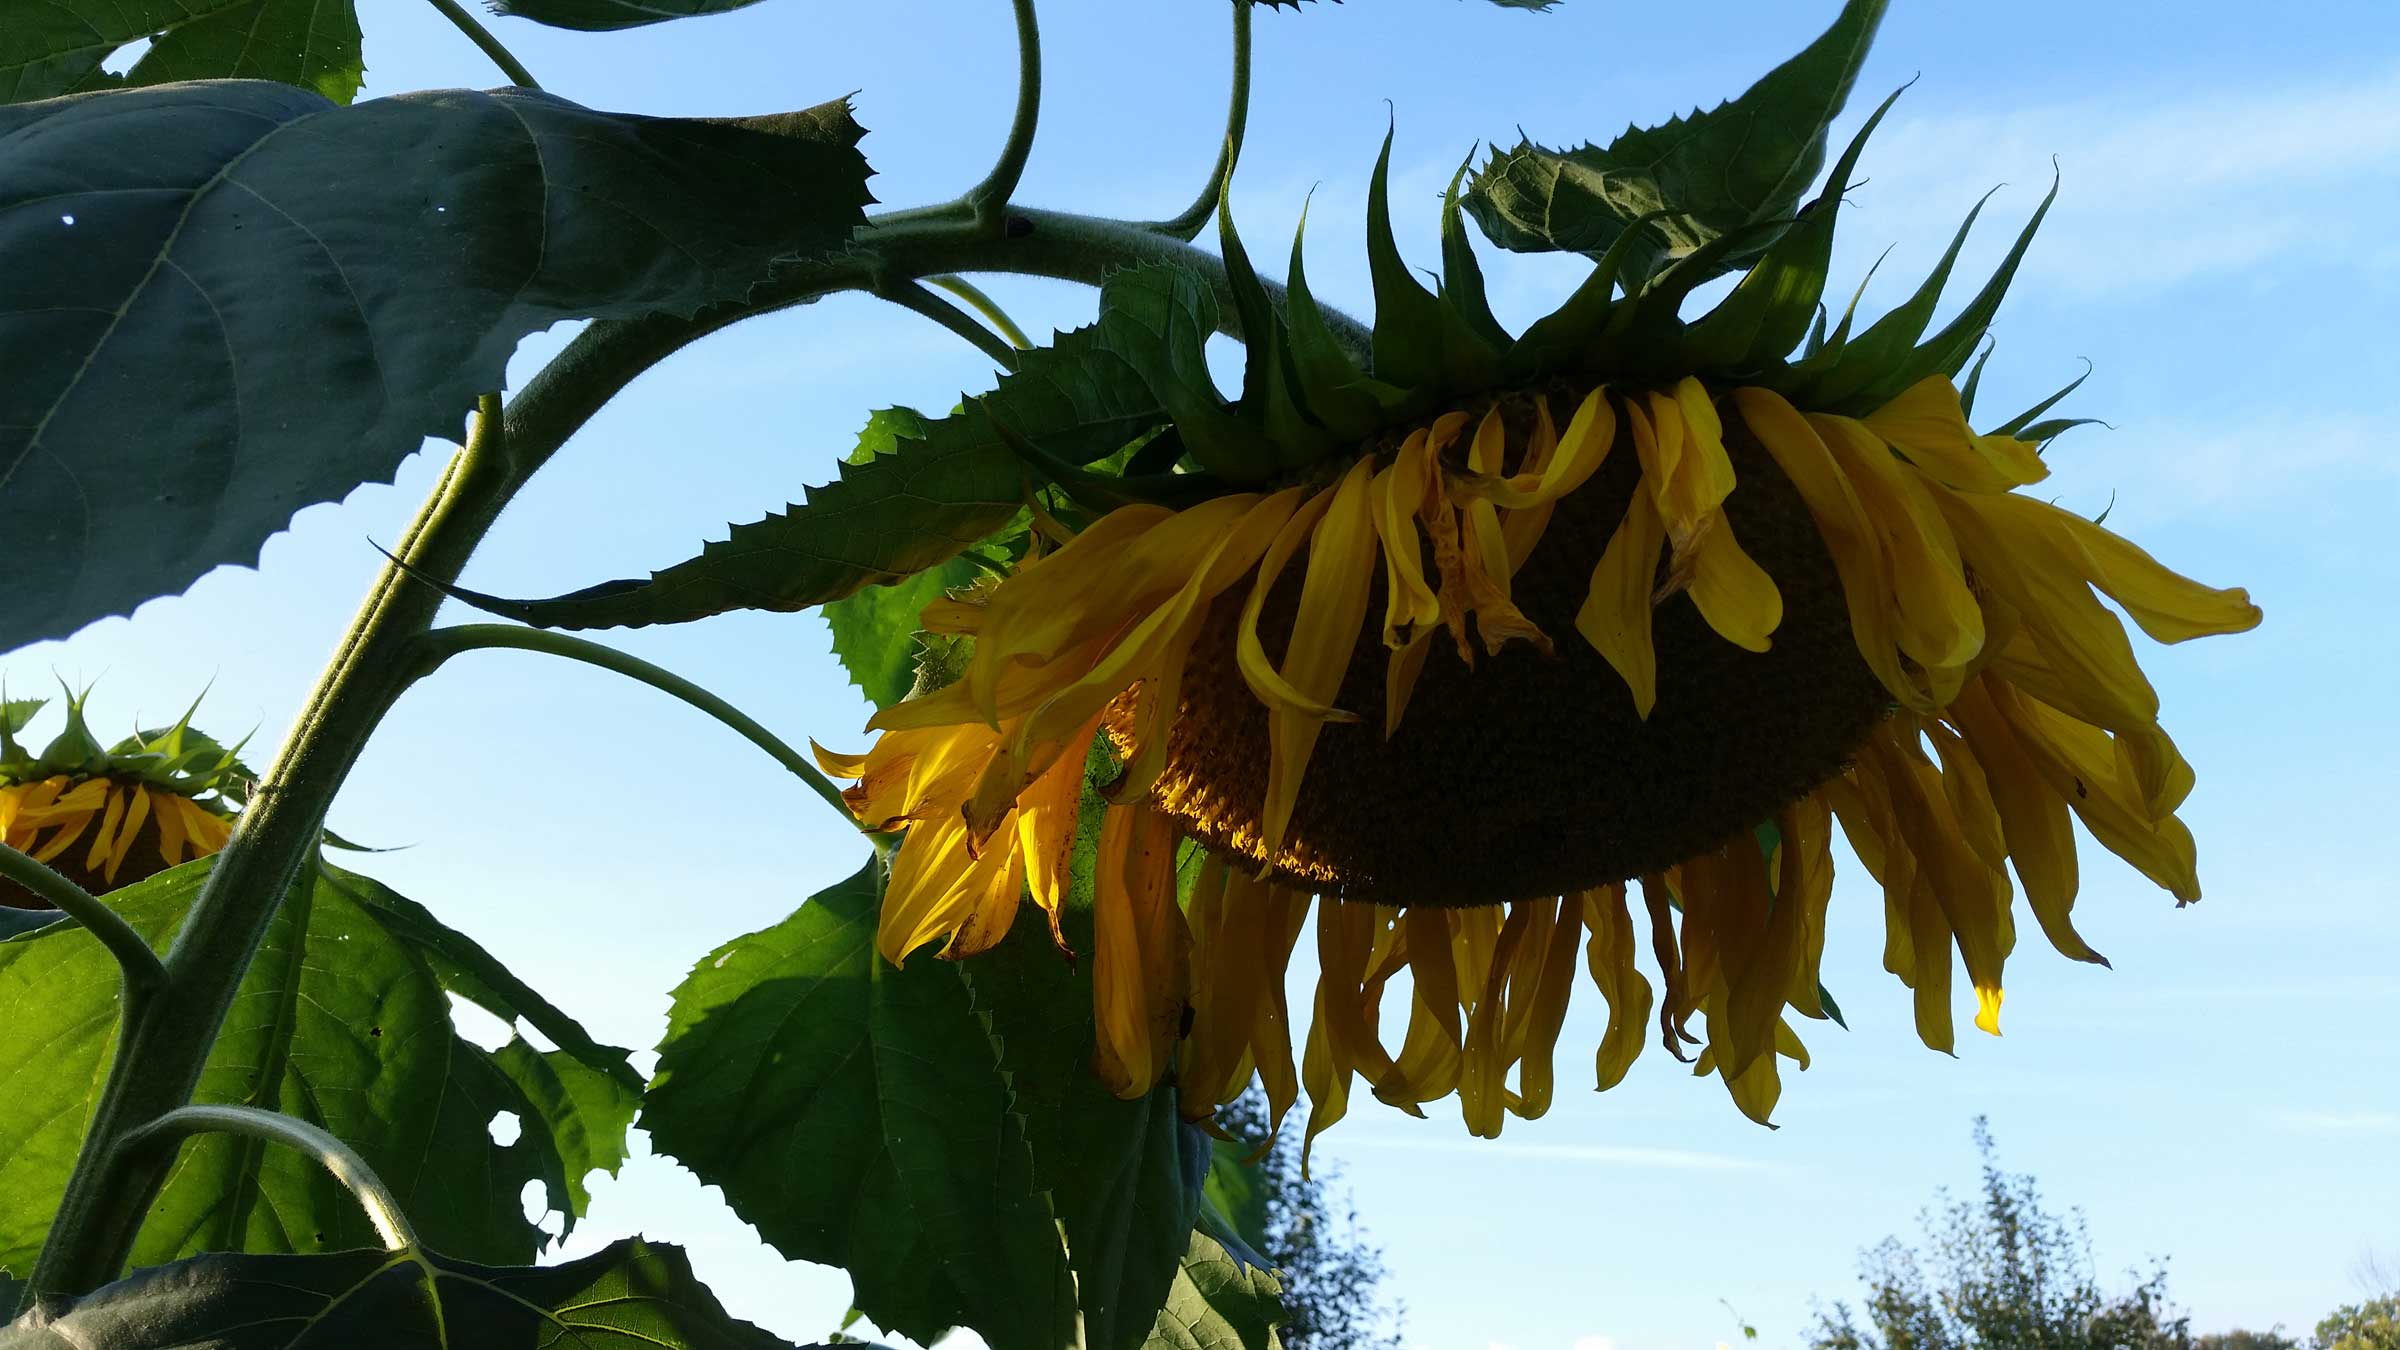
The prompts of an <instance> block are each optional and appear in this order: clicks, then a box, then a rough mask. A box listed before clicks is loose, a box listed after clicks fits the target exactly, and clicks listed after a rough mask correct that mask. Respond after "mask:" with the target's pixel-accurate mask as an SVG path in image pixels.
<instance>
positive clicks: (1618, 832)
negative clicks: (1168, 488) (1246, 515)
mask: <svg viewBox="0 0 2400 1350" xmlns="http://www.w3.org/2000/svg"><path fill="white" fill-rule="evenodd" d="M1519 420H1521V419H1519ZM1559 420H1560V422H1561V424H1562V425H1563V423H1564V420H1565V419H1564V417H1563V415H1562V416H1561V417H1560V419H1559ZM1619 425H1620V432H1619V437H1618V443H1617V445H1616V446H1615V447H1613V448H1612V449H1611V451H1610V452H1609V455H1608V457H1607V459H1606V461H1605V462H1604V463H1603V464H1602V465H1601V468H1600V470H1599V472H1598V473H1596V474H1594V475H1593V476H1592V478H1591V480H1590V481H1588V482H1587V483H1585V484H1584V485H1583V486H1582V487H1581V488H1580V489H1578V490H1577V491H1575V492H1574V493H1571V494H1569V495H1568V496H1567V497H1565V498H1563V499H1562V500H1560V502H1559V503H1558V506H1557V510H1556V512H1555V513H1554V514H1553V515H1552V517H1551V520H1550V524H1549V528H1548V529H1547V530H1546V531H1544V533H1543V535H1542V538H1541V542H1540V543H1539V544H1537V545H1536V546H1535V547H1534V550H1533V553H1532V555H1531V556H1530V557H1529V558H1527V559H1526V562H1525V565H1524V567H1523V568H1521V569H1520V570H1519V571H1518V573H1517V575H1516V578H1515V580H1514V583H1513V588H1514V597H1515V600H1516V602H1517V604H1518V606H1519V607H1520V608H1521V609H1523V611H1524V612H1525V614H1526V616H1527V617H1528V618H1530V619H1532V620H1533V621H1534V622H1535V623H1537V624H1539V625H1540V626H1541V628H1542V630H1543V631H1544V632H1545V633H1547V634H1549V636H1550V638H1551V639H1552V641H1553V643H1554V644H1555V645H1556V647H1557V654H1556V655H1555V656H1545V655H1543V654H1542V653H1540V652H1539V651H1537V650H1535V649H1533V648H1532V647H1531V646H1529V645H1527V644H1524V643H1512V644H1510V645H1509V646H1507V647H1506V648H1504V649H1502V650H1501V651H1500V652H1499V653H1497V654H1487V653H1485V652H1483V651H1482V650H1481V648H1480V646H1479V647H1478V648H1477V650H1476V653H1475V662H1474V666H1473V668H1472V669H1470V668H1469V667H1468V665H1467V663H1466V662H1465V661H1464V660H1462V659H1461V658H1460V656H1459V653H1458V651H1457V649H1456V647H1455V646H1454V645H1453V643H1452V642H1451V640H1450V637H1449V635H1448V634H1447V633H1446V632H1445V633H1439V634H1436V635H1435V637H1434V638H1433V650H1432V652H1431V653H1430V655H1429V656H1428V658H1427V660H1426V662H1425V668H1424V672H1423V674H1422V675H1421V676H1420V677H1419V678H1418V681H1417V686H1416V691H1415V694H1414V696H1413V697H1412V698H1411V699H1410V700H1409V702H1408V704H1407V707H1406V711H1405V715H1404V717H1403V719H1402V721H1401V723H1400V727H1399V730H1398V732H1397V733H1396V734H1395V735H1393V736H1392V738H1391V739H1389V740H1388V741H1387V740H1386V739H1384V736H1383V723H1384V712H1383V693H1384V670H1385V663H1386V660H1387V658H1388V656H1389V652H1388V649H1387V648H1386V647H1385V646H1384V644H1383V637H1382V622H1383V610H1384V587H1383V577H1382V569H1381V567H1380V565H1378V567H1377V568H1376V573H1375V583H1374V594H1373V597H1372V600H1371V602H1370V607H1369V609H1368V617H1367V622H1366V624H1365V626H1364V629H1363V631H1362V632H1361V633H1360V634H1359V637H1358V644H1357V647H1356V649H1355V651H1354V652H1353V653H1352V656H1351V660H1350V666H1349V669H1348V672H1347V673H1346V674H1345V675H1344V677H1343V680H1342V688H1341V693H1340V695H1339V696H1338V697H1337V698H1336V700H1335V702H1336V704H1337V705H1338V706H1340V707H1342V708H1344V709H1347V710H1349V711H1352V712H1355V713H1357V714H1359V717H1360V720H1359V721H1358V722H1356V723H1329V724H1327V725H1326V726H1325V728H1324V730H1323V732H1322V733H1321V734H1320V736H1319V737H1318V740H1317V745H1316V752H1315V754H1314V755H1313V756H1312V757H1311V759H1310V760H1309V764H1308V771H1307V775H1306V776H1305V777H1304V778H1303V779H1302V781H1301V787H1300V793H1299V801H1298V804H1297V806H1296V807H1295V809H1294V810H1293V813H1292V822H1291V826H1290V829H1289V832H1288V834H1287V838H1286V849H1287V854H1286V856H1285V858H1284V859H1283V861H1282V864H1281V865H1280V866H1279V867H1278V869H1277V870H1278V871H1279V872H1280V873H1281V874H1282V876H1283V878H1284V880H1286V881H1288V882H1290V883H1292V884H1294V885H1298V886H1301V887H1304V888H1306V889H1310V890H1314V891H1316V892H1317V893H1319V894H1322V895H1327V896H1333V897H1338V898H1342V899H1347V900H1361V901H1373V902H1377V903H1384V904H1403V905H1484V904H1496V903H1500V902H1503V901H1511V900H1522V899H1530V898H1537V897H1546V896H1555V895H1561V894H1565V893H1567V892H1571V891H1575V890H1580V889H1584V888H1587V887H1591V886H1597V885H1601V884H1604V883H1607V882H1611V881H1619V880H1622V879H1625V878H1628V877H1633V876H1638V875H1640V874H1641V873H1644V872H1650V871H1656V870H1659V869H1662V868H1665V867H1668V866H1671V865H1673V864H1675V863H1677V862H1680V861H1682V860H1683V859H1686V858H1689V857H1692V856H1694V855H1696V854H1699V853H1701V852H1704V851H1706V850H1708V849H1710V848H1713V847H1715V846H1717V845H1718V844H1720V843H1722V842H1723V841H1725V840H1726V839H1728V838H1731V837H1733V836H1734V835H1736V834H1738V833H1743V832H1746V831H1748V830H1750V829H1751V828H1753V827H1754V826H1756V825H1757V824H1758V823H1759V822H1760V821H1762V820H1765V819H1767V818H1768V817H1770V816H1771V815H1772V814H1773V813H1774V812H1775V811H1776V810H1778V809H1779V808H1781V807H1783V806H1785V805H1787V804H1789V803H1791V802H1793V801H1795V800H1797V799H1798V798H1800V797H1801V796H1803V795H1805V794H1806V793H1808V792H1809V791H1810V790H1812V789H1814V788H1815V787H1816V786H1817V785H1818V784H1819V783H1822V782H1823V781H1824V780H1825V779H1827V778H1829V777H1831V776H1832V775H1833V774H1835V773H1837V772H1839V771H1840V770H1841V768H1842V767H1843V765H1844V764H1845V763H1846V762H1847V761H1848V759H1849V757H1850V756H1851V755H1852V753H1853V752H1855V751H1856V749H1857V748H1858V746H1859V744H1860V743H1861V742H1862V741H1863V740H1864V739H1865V738H1866V735H1867V733H1868V731H1869V730H1870V729H1871V728H1873V727H1874V725H1875V724H1876V723H1877V722H1878V721H1879V720H1880V719H1881V718H1882V717H1883V716H1884V715H1885V713H1886V712H1887V710H1888V709H1889V706H1890V700H1889V698H1888V696H1887V695H1886V694H1885V692H1884V690H1883V688H1882V686H1881V684H1880V683H1879V682H1878V681H1877V680H1876V678H1875V676H1874V675H1873V674H1872V673H1871V672H1870V671H1869V670H1868V669H1867V666H1866V663H1865V661H1864V660H1862V659H1861V658H1860V656H1859V654H1858V648H1857V645H1856V643H1855V641H1854V640H1853V638H1852V637H1851V633H1850V617H1849V611H1848V609H1847V607H1846V606H1845V604H1844V602H1843V598H1842V590H1841V583H1840V579H1839V578H1838V577H1837V576H1836V574H1835V572H1834V570H1833V562H1832V559H1831V558H1830V557H1829V556H1828V555H1827V553H1826V551H1825V545H1824V542H1823V540H1822V539H1820V538H1819V537H1818V534H1817V531H1816V526H1815V523H1814V522H1813V521H1812V520H1811V519H1810V518H1809V515H1808V512H1807V509H1806V507H1805V506H1804V505H1803V504H1802V502H1801V500H1800V497H1799V494H1798V492H1796V491H1795V490H1794V489H1793V487H1792V485H1791V482H1790V480H1789V479H1788V478H1786V477H1785V476H1784V474H1783V472H1782V470H1781V469H1780V468H1778V467H1777V466H1776V464H1775V462H1774V460H1773V459H1772V458H1771V457H1770V456H1769V455H1768V454H1767V453H1766V451H1765V450H1763V449H1762V448H1760V446H1759V445H1758V443H1757V441H1756V440H1755V438H1753V437H1752V436H1751V435H1750V434H1749V432H1748V430H1747V428H1745V427H1743V426H1742V425H1741V424H1740V419H1739V417H1738V416H1737V415H1729V416H1728V417H1727V418H1726V449H1727V451H1728V453H1729V454H1730V455H1731V457H1732V460H1733V465H1734V471H1735V474H1736V476H1737V478H1738V481H1739V486H1738V487H1736V488H1735V490H1734V492H1733V494H1732V495H1731V496H1730V497H1728V498H1727V499H1726V502H1725V515H1726V518H1727V520H1728V521H1730V523H1731V524H1732V527H1733V530H1734V534H1735V537H1736V538H1737V539H1738V540H1739V541H1740V543H1741V545H1742V547H1743V549H1744V550H1745V551H1747V552H1748V553H1749V554H1750V556H1751V557H1752V558H1753V559H1755V560H1756V561H1757V562H1758V564H1759V565H1760V566H1761V567H1763V568H1765V569H1766V571H1767V573H1768V575H1770V576H1772V577H1773V578H1774V579H1775V582H1776V585H1777V586H1778V587H1779V588H1780V589H1781V591H1782V593H1783V604H1784V615H1783V622H1782V624H1781V626H1780V627H1778V628H1777V629H1776V630H1775V633H1774V639H1773V645H1772V647H1771V648H1770V649H1769V650H1767V651H1765V652H1758V653H1753V652H1747V651H1744V650H1742V649H1741V648H1739V647H1736V646H1734V645H1733V644H1732V643H1730V642H1727V641H1726V640H1725V639H1723V638H1722V637H1719V636H1718V635H1717V634H1716V632H1715V631H1714V630H1713V629H1711V628H1710V627H1709V626H1708V623H1707V621H1706V620H1704V619H1703V618H1702V617H1701V616H1700V612H1699V610H1698V609H1697V608H1695V607H1694V606H1693V604H1692V601H1691V598H1690V597H1689V596H1688V595H1676V596H1673V597H1670V598H1669V599H1668V600H1667V601H1666V602H1665V603H1663V604H1661V605H1659V606H1658V608H1657V609H1656V610H1655V611H1654V612H1653V615H1652V634H1653V640H1654V642H1655V644H1656V647H1657V651H1658V703H1657V706H1656V707H1655V708H1654V709H1653V710H1652V711H1651V714H1650V717H1649V718H1648V719H1647V720H1644V719H1642V718H1640V717H1638V716H1637V715H1636V714H1635V712H1634V708H1633V697H1632V695H1631V693H1630V692H1629V691H1628V690H1627V689H1626V687H1625V682H1624V681H1623V680H1622V679H1621V678H1619V677H1618V675H1617V673H1616V671H1615V670H1614V669H1613V668H1611V667H1610V666H1609V664H1608V663H1607V661H1605V660H1604V659H1602V657H1601V656H1600V654H1599V653H1598V652H1596V651H1594V650H1592V648H1591V646H1590V644H1589V643H1587V642H1585V641H1584V640H1583V638H1582V636H1581V635H1580V634H1579V633H1577V632H1576V631H1575V615H1576V613H1577V611H1578V610H1580V609H1581V608H1582V606H1583V602H1584V597H1585V595H1586V593H1587V592H1588V591H1589V589H1590V585H1591V575H1592V569H1593V567H1594V566H1595V565H1596V564H1597V563H1598V562H1599V559H1600V554H1601V552H1602V550H1603V549H1605V548H1606V547H1607V545H1608V541H1609V538H1610V537H1611V536H1612V535H1613V534H1614V533H1615V531H1616V528H1617V523H1618V521H1619V520H1620V518H1622V516H1623V515H1624V512H1625V504H1626V502H1627V501H1628V500H1629V499H1630V498H1631V495H1632V493H1633V491H1634V488H1635V486H1636V485H1637V483H1638V481H1639V478H1640V463H1639V460H1638V458H1637V457H1636V455H1635V454H1634V450H1633V445H1632V443H1631V439H1630V436H1629V435H1628V434H1627V433H1625V432H1624V431H1623V429H1622V425H1623V424H1622V419H1620V423H1619ZM1512 443H1517V444H1521V443H1522V441H1521V438H1520V437H1512ZM1663 568H1664V563H1663V559H1662V573H1663ZM1303 571H1304V568H1303V566H1302V564H1301V562H1300V561H1299V560H1295V562H1294V565H1293V566H1292V567H1291V568H1289V569H1288V570H1287V571H1286V572H1285V574H1284V576H1283V578H1282V579H1281V581H1280V582H1279V583H1278V585H1277V587H1276V589H1275V591H1274V592H1273V593H1271V594H1270V596H1269V598H1268V601H1267V603H1266V605H1265V607H1264V610H1263V613H1262V616H1261V621H1260V625H1259V634H1260V638H1261V640H1262V641H1263V642H1264V644H1265V646H1266V649H1267V651H1268V653H1269V654H1270V655H1271V656H1279V655H1280V653H1281V652H1282V651H1283V650H1284V649H1285V646H1286V644H1287V643H1288V641H1289V637H1290V633H1291V626H1292V620H1293V616H1294V613H1295V612H1296V610H1297V608H1298V603H1299V592H1300V583H1301V578H1302V575H1303ZM1243 599H1244V593H1243V592H1242V591H1241V590H1240V589H1239V588H1236V589H1235V590H1234V591H1232V592H1229V593H1228V594H1226V595H1225V596H1223V597H1221V598H1220V599H1219V600H1218V601H1217V603H1216V605H1215V607H1214V608H1213V609H1212V610H1211V612H1210V615H1209V618H1208V622H1207V626H1206V628H1205V629H1204V630H1203V632H1202V634H1201V636H1200V638H1199V640H1198V642H1197V643H1196V644H1195V646H1194V648H1193V651H1192V658H1191V665H1190V667H1189V669H1188V670H1187V672H1186V674H1185V677H1184V685H1183V701H1182V708H1181V713H1180V716H1179V717H1178V718H1177V719H1176V723H1175V730H1174V733H1173V739H1172V741H1171V742H1170V746H1169V761H1170V762H1169V766H1168V769H1167V774H1166V777H1165V779H1164V780H1162V782H1161V784H1160V786H1159V790H1158V793H1157V795H1158V797H1159V799H1160V800H1162V801H1166V802H1169V803H1171V805H1170V807H1169V809H1170V810H1172V811H1173V812H1174V813H1175V814H1176V815H1178V816H1179V817H1181V818H1182V819H1183V821H1184V822H1185V824H1186V826H1187V828H1189V829H1190V830H1191V832H1192V833H1193V834H1195V835H1196V836H1198V837H1200V838H1201V839H1202V840H1204V841H1205V842H1208V843H1210V844H1212V845H1214V846H1216V847H1218V848H1219V849H1221V850H1224V851H1227V852H1230V853H1237V854H1246V855H1248V856H1251V857H1252V859H1253V861H1255V860H1256V856H1255V847H1256V844H1255V841H1256V839H1257V820H1258V813H1259V810H1260V807H1261V804H1262V802H1263V801H1264V798H1265V791H1266V778H1267V761H1268V740H1267V715H1266V710H1265V708H1264V707H1263V706H1262V705H1261V704H1260V703H1259V702H1258V700H1257V698H1256V697H1255V696H1254V695H1253V694H1252V693H1251V692H1250V690H1249V688H1248V686H1247V685H1245V684H1244V683H1243V681H1242V677H1241V672H1240V670H1239V668H1238V667H1237V666H1236V664H1235V657H1234V639H1235V628H1236V623H1237V621H1238V619H1239V615H1240V609H1241V605H1242V602H1243Z"/></svg>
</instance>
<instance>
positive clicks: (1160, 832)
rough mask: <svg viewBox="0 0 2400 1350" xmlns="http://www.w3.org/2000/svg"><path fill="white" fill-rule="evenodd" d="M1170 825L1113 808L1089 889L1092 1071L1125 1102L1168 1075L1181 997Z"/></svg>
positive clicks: (1182, 961) (1186, 943)
mask: <svg viewBox="0 0 2400 1350" xmlns="http://www.w3.org/2000/svg"><path fill="white" fill-rule="evenodd" d="M1179 837H1180V836H1179V834H1178V832H1177V830H1176V828H1175V821H1174V818H1173V817H1171V816H1168V815H1166V814H1165V813H1164V812H1160V811H1154V810H1152V809H1150V807H1149V806H1148V805H1147V804H1135V805H1132V806H1112V807H1110V808H1109V809H1108V812H1107V815H1106V816H1105V817H1104V818H1103V819H1102V821H1101V826H1100V849H1099V854H1098V857H1097V858H1096V859H1095V861H1094V863H1093V883H1092V948H1093V951H1092V1014H1093V1019H1094V1023H1095V1029H1096V1033H1097V1034H1096V1038H1095V1043H1094V1045H1093V1051H1092V1062H1093V1068H1094V1069H1095V1070H1096V1071H1097V1072H1098V1073H1099V1075H1100V1080H1101V1081H1102V1082H1103V1083H1106V1084H1107V1085H1108V1088H1109V1090H1110V1091H1111V1092H1114V1093H1115V1094H1116V1095H1117V1096H1119V1097H1123V1098H1125V1099H1127V1100H1131V1099H1132V1098H1135V1097H1139V1096H1141V1095H1142V1094H1144V1093H1146V1092H1148V1091H1149V1090H1150V1089H1151V1088H1152V1087H1153V1086H1155V1085H1156V1084H1157V1082H1158V1080H1159V1078H1160V1076H1161V1075H1163V1074H1164V1073H1165V1072H1166V1071H1167V1059H1168V1055H1169V1054H1170V1052H1171V1051H1172V1050H1173V1049H1174V1045H1175V1034H1176V1031H1177V1030H1178V1028H1179V1026H1180V1024H1181V1022H1182V1020H1183V1009H1184V1003H1185V1000H1186V997H1187V994H1188V990H1189V984H1188V981H1189V978H1190V970H1189V967H1188V965H1187V964H1186V960H1187V952H1188V950H1189V947H1190V942H1191V934H1190V932H1189V930H1188V929H1186V928H1185V926H1184V920H1183V911H1182V910H1181V909H1179V908H1177V907H1176V903H1175V846H1176V843H1177V841H1178V839H1179Z"/></svg>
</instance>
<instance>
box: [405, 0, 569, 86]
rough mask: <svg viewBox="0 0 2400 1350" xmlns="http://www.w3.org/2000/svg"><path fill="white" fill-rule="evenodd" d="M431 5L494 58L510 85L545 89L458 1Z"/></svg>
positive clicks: (439, 0) (434, 0) (436, 1)
mask: <svg viewBox="0 0 2400 1350" xmlns="http://www.w3.org/2000/svg"><path fill="white" fill-rule="evenodd" d="M432 4H433V7H434V8H435V9H438V10H440V11H441V12H442V17H443V18H445V19H448V20H449V21H450V22H451V23H452V24H453V25H454V26H456V27H457V29H458V31H460V32H462V33H464V34H466V35H467V40H468V41H469V42H472V43H474V44H475V45H476V46H478V47H480V48H482V49H483V54H484V55H485V56H488V57H490V58H492V64H493V65H495V66H498V67H500V73H501V74H503V75H506V76H507V77H508V82H509V83H510V84H513V85H516V86H517V87H519V88H521V89H539V88H541V87H542V85H541V81H539V80H536V79H535V78H533V72H532V71H530V70H527V69H526V68H525V63H524V62H522V61H519V60H518V59H517V57H516V53H514V52H511V51H510V50H509V49H508V48H507V47H505V46H503V45H501V42H500V39H498V38H496V37H493V36H492V33H491V30H490V29H488V28H485V27H484V26H483V25H482V24H481V23H478V22H476V19H475V16H474V15H472V14H469V13H468V12H467V10H466V6H464V5H461V4H459V3H458V0H432Z"/></svg>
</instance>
